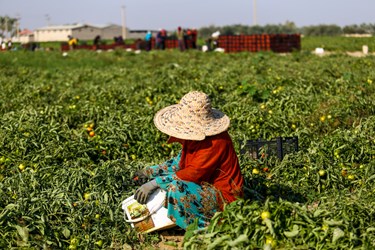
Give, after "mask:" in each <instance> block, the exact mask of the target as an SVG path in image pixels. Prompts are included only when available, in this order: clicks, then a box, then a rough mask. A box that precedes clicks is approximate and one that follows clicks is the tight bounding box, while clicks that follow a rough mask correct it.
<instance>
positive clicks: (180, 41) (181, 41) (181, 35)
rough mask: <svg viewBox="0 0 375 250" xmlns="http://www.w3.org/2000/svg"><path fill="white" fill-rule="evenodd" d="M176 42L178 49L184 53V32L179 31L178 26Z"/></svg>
mask: <svg viewBox="0 0 375 250" xmlns="http://www.w3.org/2000/svg"><path fill="white" fill-rule="evenodd" d="M177 40H178V48H179V49H180V51H184V50H185V41H184V31H183V30H182V29H181V27H180V26H179V27H178V28H177Z"/></svg>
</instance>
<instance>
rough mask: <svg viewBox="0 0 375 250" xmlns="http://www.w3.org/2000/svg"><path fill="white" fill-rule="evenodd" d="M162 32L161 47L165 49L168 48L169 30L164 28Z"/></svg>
mask: <svg viewBox="0 0 375 250" xmlns="http://www.w3.org/2000/svg"><path fill="white" fill-rule="evenodd" d="M160 33H161V49H162V50H165V48H166V46H165V43H166V40H167V31H166V30H165V29H162V30H161V31H160Z"/></svg>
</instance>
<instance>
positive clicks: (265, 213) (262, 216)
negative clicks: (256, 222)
mask: <svg viewBox="0 0 375 250" xmlns="http://www.w3.org/2000/svg"><path fill="white" fill-rule="evenodd" d="M260 217H261V218H262V220H265V219H269V218H271V213H270V212H268V211H263V212H262V213H261V214H260Z"/></svg>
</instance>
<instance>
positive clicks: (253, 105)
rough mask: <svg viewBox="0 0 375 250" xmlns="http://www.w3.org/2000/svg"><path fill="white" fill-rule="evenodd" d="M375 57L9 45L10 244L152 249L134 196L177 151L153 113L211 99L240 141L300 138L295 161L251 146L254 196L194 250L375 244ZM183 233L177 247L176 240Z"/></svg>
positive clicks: (192, 233)
mask: <svg viewBox="0 0 375 250" xmlns="http://www.w3.org/2000/svg"><path fill="white" fill-rule="evenodd" d="M374 68H375V57H374V56H367V57H350V56H347V55H343V54H336V55H329V56H324V57H318V56H315V55H313V54H311V53H308V52H303V51H302V52H295V53H291V54H287V55H278V54H273V53H238V54H221V53H201V52H194V51H188V52H186V53H180V52H178V51H152V52H149V53H140V54H135V53H132V52H125V51H112V52H102V53H96V52H93V51H72V52H68V54H67V55H65V56H63V55H62V53H60V52H57V51H50V52H47V51H45V52H34V53H32V52H22V51H15V52H4V53H0V72H1V74H0V86H1V91H0V248H1V249H10V248H24V249H102V248H103V249H151V248H152V247H153V246H155V245H156V244H157V243H158V242H159V241H161V238H160V235H159V234H158V233H151V234H148V235H142V236H140V235H138V234H137V233H136V232H134V230H132V229H131V227H130V225H129V224H127V223H126V222H125V221H124V218H123V212H122V209H121V202H122V201H123V200H124V199H126V198H127V197H129V196H130V195H131V194H133V192H134V191H135V190H136V188H137V187H136V186H135V185H134V184H133V183H132V182H131V181H130V177H131V176H132V174H133V173H134V172H135V171H136V170H137V169H139V168H142V167H145V166H147V165H151V164H156V163H160V162H162V161H164V160H166V159H168V158H169V157H171V156H173V155H175V154H176V153H177V152H178V150H179V149H180V148H179V146H178V145H173V146H169V145H166V139H167V136H166V135H164V134H162V133H161V132H159V131H157V129H156V128H155V127H154V125H153V116H154V114H155V113H156V112H157V111H158V110H159V109H161V108H163V107H165V106H168V105H171V104H174V103H176V102H178V101H179V99H180V98H181V97H182V96H183V95H184V94H185V93H187V92H188V91H190V90H201V91H204V92H206V93H207V94H209V95H210V97H211V99H212V103H213V105H214V107H215V108H218V109H220V110H222V111H223V112H225V113H226V114H227V115H228V116H229V117H230V118H231V127H230V129H229V133H230V134H231V136H232V138H233V142H234V144H235V147H236V151H237V152H238V153H239V152H240V141H243V140H249V139H257V138H263V139H267V140H269V139H271V138H275V137H278V136H284V137H289V136H298V139H299V151H298V152H296V153H293V154H288V155H286V156H285V157H284V159H283V160H280V159H278V158H277V157H274V156H272V155H264V157H262V158H260V159H250V158H248V157H246V156H245V155H239V159H240V164H241V168H242V172H243V175H244V176H245V179H246V188H245V198H244V199H240V200H238V201H236V202H234V203H231V204H230V205H227V206H226V207H225V210H224V211H223V212H222V213H217V214H216V215H215V217H214V218H213V219H212V221H211V224H210V226H209V227H208V228H206V229H204V230H200V231H197V230H187V232H186V234H185V240H184V247H185V248H186V249H222V248H223V249H373V248H375V133H374V127H375V116H374V114H375V99H374V95H375V71H374ZM173 244H174V242H171V245H173Z"/></svg>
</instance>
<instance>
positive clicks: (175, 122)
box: [154, 104, 230, 141]
mask: <svg viewBox="0 0 375 250" xmlns="http://www.w3.org/2000/svg"><path fill="white" fill-rule="evenodd" d="M211 112H212V113H211V117H210V120H209V122H208V123H206V124H205V125H201V124H198V123H197V122H193V121H192V120H191V119H189V117H186V116H184V115H183V114H181V112H180V106H179V104H175V105H171V106H168V107H165V108H163V109H161V110H160V111H158V112H157V113H156V115H155V117H154V124H155V126H156V128H157V129H159V130H160V131H161V132H163V133H165V134H167V135H169V136H173V137H176V138H179V139H184V140H194V141H202V140H204V139H205V138H206V136H212V135H217V134H220V133H222V132H224V131H226V130H227V129H228V128H229V125H230V119H229V117H228V116H227V115H225V114H224V113H223V112H221V111H220V110H217V109H211Z"/></svg>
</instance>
